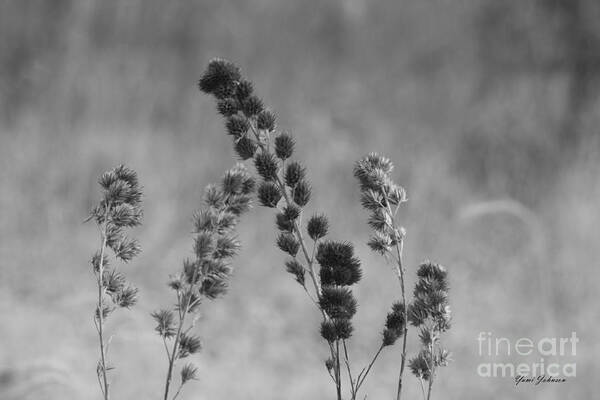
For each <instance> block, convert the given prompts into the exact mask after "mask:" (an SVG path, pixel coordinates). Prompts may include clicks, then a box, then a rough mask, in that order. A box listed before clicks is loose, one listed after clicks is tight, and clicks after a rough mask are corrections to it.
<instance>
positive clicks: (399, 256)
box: [383, 190, 408, 400]
mask: <svg viewBox="0 0 600 400" xmlns="http://www.w3.org/2000/svg"><path fill="white" fill-rule="evenodd" d="M383 198H384V201H385V206H386V208H387V212H388V213H389V215H390V218H391V220H392V228H393V229H394V230H397V227H396V222H395V220H394V217H395V213H393V212H392V207H391V206H390V202H389V200H388V196H387V193H386V191H385V190H383ZM396 210H397V208H396ZM403 248H404V240H403V239H402V238H400V239H399V240H396V245H395V250H396V257H395V260H396V274H397V276H398V281H399V282H400V292H401V293H400V294H401V296H402V304H403V308H404V310H403V313H404V334H403V335H402V354H401V357H402V361H401V362H400V372H399V374H398V391H397V393H396V400H400V398H401V393H402V378H403V376H404V367H405V364H406V340H407V333H408V323H407V322H408V321H407V320H408V305H407V304H406V291H405V289H404V287H405V286H404V266H403V265H402V251H403Z"/></svg>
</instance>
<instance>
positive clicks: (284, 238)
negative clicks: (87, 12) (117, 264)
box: [199, 59, 362, 389]
mask: <svg viewBox="0 0 600 400" xmlns="http://www.w3.org/2000/svg"><path fill="white" fill-rule="evenodd" d="M199 87H200V90H202V91H203V92H205V93H208V94H211V95H213V96H214V97H215V98H216V101H217V109H218V111H219V113H220V114H221V115H222V116H223V117H224V118H225V129H226V132H227V134H228V135H230V136H232V138H233V145H234V150H235V151H236V153H237V154H238V156H239V157H240V158H241V159H242V160H247V159H250V158H253V161H254V166H255V168H256V172H257V175H258V176H259V177H260V178H261V181H260V183H259V185H258V200H259V202H260V204H261V205H263V206H265V207H270V208H276V209H277V210H278V212H277V214H276V218H275V224H276V227H277V229H278V231H279V236H278V237H277V239H276V245H277V247H278V248H279V249H280V250H281V251H283V252H284V253H286V254H287V255H289V257H290V259H289V260H288V261H286V262H285V269H286V270H287V271H288V272H289V273H290V274H292V275H293V276H294V278H295V280H296V282H298V283H299V284H300V285H301V286H302V287H303V288H304V290H305V291H306V292H307V294H308V295H309V296H310V297H311V299H312V300H313V301H314V302H315V304H316V305H317V306H318V307H319V310H320V312H321V313H322V315H323V322H322V324H321V335H322V336H323V338H325V339H326V340H327V341H328V342H329V345H330V346H329V347H330V350H331V357H332V359H336V360H337V363H335V366H333V367H332V368H333V369H334V370H335V372H334V375H335V376H333V375H332V378H333V379H334V381H335V382H336V386H337V387H338V389H339V387H340V386H341V380H340V363H339V358H340V351H339V343H340V342H341V341H342V340H345V339H348V338H349V337H350V336H351V334H352V329H353V328H352V324H351V319H352V317H353V316H354V314H355V313H356V309H357V302H356V299H355V298H354V296H353V294H352V291H351V290H350V287H351V286H352V285H354V284H355V283H357V282H358V281H359V280H360V279H361V276H362V271H361V268H360V261H359V260H358V259H357V258H356V257H355V256H354V248H353V246H352V244H350V243H346V242H336V241H331V240H326V239H325V237H326V235H327V233H328V230H329V222H328V220H327V218H326V216H325V215H323V214H318V215H314V216H312V217H310V218H309V220H308V223H307V225H306V227H305V228H304V227H303V226H302V217H303V213H304V208H305V207H306V206H307V205H308V203H309V202H310V200H311V197H312V188H311V185H310V183H309V181H308V179H307V177H306V168H305V167H304V166H303V165H302V164H301V163H300V162H298V161H295V160H293V156H294V150H295V144H296V142H295V139H294V137H293V136H292V135H291V134H290V133H288V132H281V131H278V130H277V126H276V117H275V114H274V113H273V112H272V111H270V110H269V109H268V108H266V107H265V105H264V102H263V101H262V100H261V99H260V98H259V97H257V96H256V95H255V94H254V88H253V85H252V84H251V83H250V82H249V81H248V80H247V79H245V78H244V77H243V76H242V75H241V73H240V70H239V68H238V67H237V66H235V65H234V64H232V63H230V62H228V61H225V60H222V59H214V60H212V61H210V63H209V65H208V67H207V69H206V71H205V72H204V73H203V75H202V77H201V78H200V81H199ZM306 233H307V234H308V236H309V237H310V238H311V239H312V241H313V251H312V252H309V250H308V249H307V245H306V241H305V239H304V235H305V234H306ZM317 264H318V265H319V266H320V269H319V270H318V271H317ZM307 276H308V278H307ZM307 281H308V282H309V283H312V286H313V288H310V286H311V285H306V283H307ZM313 289H314V290H313ZM311 292H312V294H311ZM334 342H335V345H334ZM344 346H345V344H344ZM329 369H331V368H329ZM354 384H355V382H353V383H352V385H354Z"/></svg>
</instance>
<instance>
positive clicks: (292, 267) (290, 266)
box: [285, 259, 305, 286]
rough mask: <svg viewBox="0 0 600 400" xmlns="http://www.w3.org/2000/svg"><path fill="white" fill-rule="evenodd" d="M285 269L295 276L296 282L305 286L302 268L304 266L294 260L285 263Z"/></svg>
mask: <svg viewBox="0 0 600 400" xmlns="http://www.w3.org/2000/svg"><path fill="white" fill-rule="evenodd" d="M285 269H286V271H287V272H289V273H290V274H292V275H294V277H295V278H296V282H298V283H299V284H300V285H302V286H304V283H305V280H304V267H303V266H302V264H300V263H299V262H298V261H296V260H295V259H292V260H290V261H287V262H286V263H285Z"/></svg>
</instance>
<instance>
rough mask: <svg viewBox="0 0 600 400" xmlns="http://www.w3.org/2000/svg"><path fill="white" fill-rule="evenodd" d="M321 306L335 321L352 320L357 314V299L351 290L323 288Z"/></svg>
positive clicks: (332, 287)
mask: <svg viewBox="0 0 600 400" xmlns="http://www.w3.org/2000/svg"><path fill="white" fill-rule="evenodd" d="M319 306H321V309H322V310H323V311H325V312H326V313H327V315H329V316H330V317H331V318H333V319H351V318H352V316H353V315H354V314H356V307H357V304H356V299H355V298H354V296H353V295H352V292H351V291H350V289H347V288H344V287H336V286H326V285H325V286H323V288H322V293H321V298H320V299H319Z"/></svg>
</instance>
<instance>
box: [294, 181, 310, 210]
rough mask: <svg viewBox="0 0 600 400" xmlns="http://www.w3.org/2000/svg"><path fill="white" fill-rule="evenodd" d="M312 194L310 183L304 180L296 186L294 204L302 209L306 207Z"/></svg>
mask: <svg viewBox="0 0 600 400" xmlns="http://www.w3.org/2000/svg"><path fill="white" fill-rule="evenodd" d="M311 194H312V189H311V187H310V185H309V184H308V182H306V181H304V180H302V181H300V182H298V183H297V184H296V187H294V190H293V196H292V197H293V198H294V203H296V204H298V205H299V206H300V207H304V206H305V205H307V204H308V202H309V201H310V196H311Z"/></svg>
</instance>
